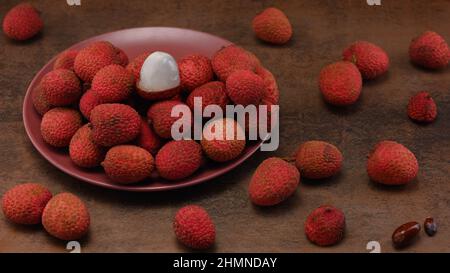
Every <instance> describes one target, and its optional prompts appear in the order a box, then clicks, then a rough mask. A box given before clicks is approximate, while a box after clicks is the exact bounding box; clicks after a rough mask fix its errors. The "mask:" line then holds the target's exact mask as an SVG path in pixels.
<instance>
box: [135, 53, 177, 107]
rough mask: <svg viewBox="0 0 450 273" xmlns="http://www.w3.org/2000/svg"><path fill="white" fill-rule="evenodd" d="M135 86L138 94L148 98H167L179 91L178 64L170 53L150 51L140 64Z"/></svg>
mask: <svg viewBox="0 0 450 273" xmlns="http://www.w3.org/2000/svg"><path fill="white" fill-rule="evenodd" d="M136 87H137V92H138V94H139V95H140V96H141V97H142V98H144V99H148V100H163V99H169V98H171V97H173V96H175V95H177V94H178V93H180V91H181V88H180V74H179V71H178V64H177V62H176V61H175V59H174V58H173V57H172V55H170V54H168V53H165V52H161V51H156V52H153V53H151V54H150V55H149V56H148V57H147V59H145V61H144V63H143V64H142V68H141V70H140V74H139V78H138V79H137V80H136Z"/></svg>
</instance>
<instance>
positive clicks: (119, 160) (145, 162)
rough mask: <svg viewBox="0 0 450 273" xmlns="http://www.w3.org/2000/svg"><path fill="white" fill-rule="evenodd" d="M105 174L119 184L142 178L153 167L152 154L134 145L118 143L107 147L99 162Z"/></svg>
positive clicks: (150, 172)
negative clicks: (101, 160) (109, 147)
mask: <svg viewBox="0 0 450 273" xmlns="http://www.w3.org/2000/svg"><path fill="white" fill-rule="evenodd" d="M101 164H102V166H103V168H104V169H105V173H106V175H107V176H108V177H109V178H110V179H111V180H112V181H114V182H116V183H119V184H131V183H136V182H139V181H142V180H144V179H145V178H147V177H149V176H150V175H151V174H152V171H153V169H154V159H153V156H152V155H151V154H150V153H149V152H148V151H147V150H145V149H143V148H141V147H138V146H134V145H118V146H114V147H112V148H111V149H109V151H108V153H107V154H106V157H105V160H104V161H103V162H102V163H101Z"/></svg>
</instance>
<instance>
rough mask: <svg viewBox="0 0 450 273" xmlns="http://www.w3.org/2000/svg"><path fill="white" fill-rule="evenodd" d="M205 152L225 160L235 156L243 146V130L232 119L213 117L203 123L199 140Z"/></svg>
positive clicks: (211, 157)
mask: <svg viewBox="0 0 450 273" xmlns="http://www.w3.org/2000/svg"><path fill="white" fill-rule="evenodd" d="M201 144H202V148H203V151H204V152H205V154H206V155H207V156H208V157H209V158H210V159H212V160H214V161H218V162H225V161H229V160H232V159H235V158H237V157H238V156H239V155H240V154H241V153H242V151H243V150H244V148H245V132H244V131H243V129H242V127H241V126H240V125H239V124H238V123H237V122H236V121H235V120H233V119H229V118H224V119H213V120H210V121H209V122H208V123H206V124H205V126H204V128H203V136H202V140H201Z"/></svg>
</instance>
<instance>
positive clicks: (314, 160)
mask: <svg viewBox="0 0 450 273" xmlns="http://www.w3.org/2000/svg"><path fill="white" fill-rule="evenodd" d="M342 161H343V157H342V154H341V152H340V151H339V149H338V148H336V146H334V145H333V144H330V143H327V142H324V141H318V140H312V141H307V142H305V143H303V144H301V145H300V147H299V148H298V150H297V154H296V155H295V165H296V166H297V168H298V169H299V170H300V172H301V174H302V176H303V177H306V178H309V179H322V178H327V177H331V176H334V175H336V174H338V173H339V171H340V170H341V167H342Z"/></svg>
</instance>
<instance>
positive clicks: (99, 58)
mask: <svg viewBox="0 0 450 273" xmlns="http://www.w3.org/2000/svg"><path fill="white" fill-rule="evenodd" d="M122 62H123V56H121V54H120V51H118V50H117V48H116V47H114V46H113V45H112V44H111V43H110V42H106V41H99V42H95V43H92V44H90V45H89V46H87V47H85V48H83V49H81V50H80V52H78V54H77V56H76V57H75V62H74V70H75V73H76V74H77V76H78V77H80V79H82V80H83V81H85V82H91V81H92V79H93V78H94V76H95V74H97V72H98V71H99V70H100V69H102V68H103V67H105V66H107V65H110V64H121V63H122Z"/></svg>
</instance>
